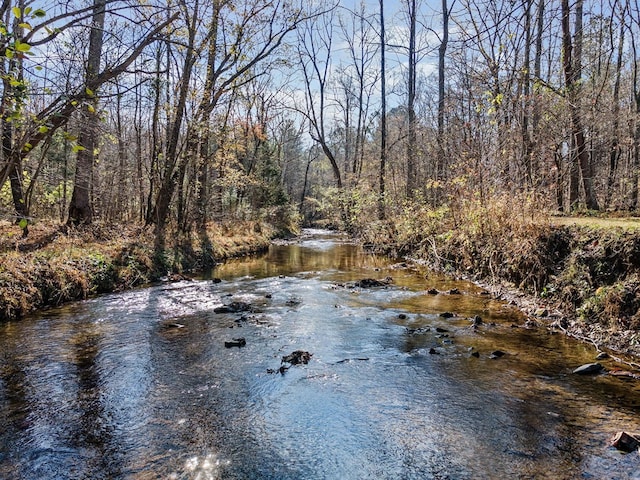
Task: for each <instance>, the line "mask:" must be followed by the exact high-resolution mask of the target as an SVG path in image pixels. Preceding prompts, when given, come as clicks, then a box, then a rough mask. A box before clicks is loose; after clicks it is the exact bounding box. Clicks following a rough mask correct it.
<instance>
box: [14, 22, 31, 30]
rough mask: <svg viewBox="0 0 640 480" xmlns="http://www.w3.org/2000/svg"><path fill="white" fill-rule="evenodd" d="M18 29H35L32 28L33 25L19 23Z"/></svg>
mask: <svg viewBox="0 0 640 480" xmlns="http://www.w3.org/2000/svg"><path fill="white" fill-rule="evenodd" d="M18 27H20V28H24V29H25V30H33V28H31V25H30V24H28V23H26V22H23V23H19V24H18Z"/></svg>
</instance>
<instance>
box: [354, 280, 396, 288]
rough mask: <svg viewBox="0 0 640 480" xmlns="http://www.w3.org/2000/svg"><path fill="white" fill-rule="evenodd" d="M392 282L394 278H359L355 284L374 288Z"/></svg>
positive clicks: (360, 286)
mask: <svg viewBox="0 0 640 480" xmlns="http://www.w3.org/2000/svg"><path fill="white" fill-rule="evenodd" d="M391 282H393V278H391V277H386V278H385V279H383V280H376V279H375V278H363V279H362V280H358V281H357V282H355V284H354V285H355V286H356V287H359V288H373V287H386V286H387V285H389V284H390V283H391Z"/></svg>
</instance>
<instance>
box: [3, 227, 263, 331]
mask: <svg viewBox="0 0 640 480" xmlns="http://www.w3.org/2000/svg"><path fill="white" fill-rule="evenodd" d="M21 233H22V232H21V230H20V229H19V227H17V226H14V225H12V224H10V223H8V222H0V320H7V319H15V318H19V317H21V316H23V315H25V314H28V313H30V312H33V311H34V310H37V309H40V308H43V307H47V306H53V305H59V304H62V303H64V302H67V301H70V300H78V299H83V298H87V297H89V296H91V295H95V294H99V293H104V292H111V291H117V290H124V289H129V288H133V287H136V286H139V285H143V284H147V283H149V282H152V281H154V280H157V279H158V278H159V277H160V276H162V275H166V274H167V273H171V272H189V271H197V270H199V269H201V268H202V267H203V266H204V265H207V264H209V265H210V264H211V263H212V262H219V261H222V260H224V259H225V258H229V257H234V256H241V255H246V254H249V253H254V252H257V251H260V250H264V249H266V248H267V247H268V245H269V243H270V240H271V238H272V237H273V236H274V234H275V232H274V230H273V229H272V228H271V227H269V226H268V225H264V224H260V223H257V222H234V223H233V224H217V223H216V224H211V225H209V226H208V228H207V231H206V238H207V239H208V242H207V243H208V245H207V248H206V252H205V249H204V248H203V243H202V241H201V240H202V238H201V237H202V236H198V235H197V234H195V233H194V234H189V235H181V236H175V237H173V241H172V242H171V245H168V246H167V249H166V250H165V251H164V252H155V251H154V247H153V244H154V243H153V233H152V229H150V228H143V227H139V226H133V225H127V226H125V225H104V224H95V225H91V226H87V227H83V228H79V229H67V228H65V227H63V226H61V225H59V224H55V223H46V222H40V223H34V224H33V225H32V226H31V227H30V233H29V236H28V237H27V238H22V236H21ZM159 256H160V257H162V262H160V263H159V262H158V257H159ZM205 257H207V258H205Z"/></svg>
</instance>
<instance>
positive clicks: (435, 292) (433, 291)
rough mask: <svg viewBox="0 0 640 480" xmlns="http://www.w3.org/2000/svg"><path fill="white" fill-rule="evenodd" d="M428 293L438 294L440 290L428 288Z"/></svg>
mask: <svg viewBox="0 0 640 480" xmlns="http://www.w3.org/2000/svg"><path fill="white" fill-rule="evenodd" d="M427 293H428V294H429V295H438V294H439V293H440V292H439V291H438V290H437V289H435V288H430V289H429V290H427Z"/></svg>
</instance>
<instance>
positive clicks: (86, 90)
mask: <svg viewBox="0 0 640 480" xmlns="http://www.w3.org/2000/svg"><path fill="white" fill-rule="evenodd" d="M84 91H85V92H86V93H87V95H88V96H90V97H93V96H94V95H95V93H93V90H91V89H90V88H89V87H85V89H84Z"/></svg>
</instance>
